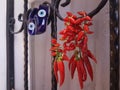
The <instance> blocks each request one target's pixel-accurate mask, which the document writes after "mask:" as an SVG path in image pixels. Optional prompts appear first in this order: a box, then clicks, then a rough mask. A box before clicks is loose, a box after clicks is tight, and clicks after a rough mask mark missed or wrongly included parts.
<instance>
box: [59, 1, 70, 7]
mask: <svg viewBox="0 0 120 90" xmlns="http://www.w3.org/2000/svg"><path fill="white" fill-rule="evenodd" d="M70 2H71V0H66V2H64V3H62V4H61V6H62V7H65V6H67V5H69V4H70Z"/></svg>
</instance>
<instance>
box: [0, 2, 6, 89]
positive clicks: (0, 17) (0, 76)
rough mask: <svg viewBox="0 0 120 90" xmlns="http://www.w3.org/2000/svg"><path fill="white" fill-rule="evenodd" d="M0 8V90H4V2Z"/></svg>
mask: <svg viewBox="0 0 120 90" xmlns="http://www.w3.org/2000/svg"><path fill="white" fill-rule="evenodd" d="M0 8H1V10H0V90H6V0H2V1H1V2H0Z"/></svg>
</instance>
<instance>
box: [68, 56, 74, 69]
mask: <svg viewBox="0 0 120 90" xmlns="http://www.w3.org/2000/svg"><path fill="white" fill-rule="evenodd" d="M74 58H75V55H73V56H72V57H71V58H70V61H69V64H68V67H69V70H70V69H71V68H70V67H71V64H72V62H73V61H74Z"/></svg>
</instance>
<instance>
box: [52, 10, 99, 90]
mask: <svg viewBox="0 0 120 90" xmlns="http://www.w3.org/2000/svg"><path fill="white" fill-rule="evenodd" d="M78 14H79V15H80V16H79V17H77V16H76V15H73V14H72V13H71V12H67V17H65V19H64V23H65V26H66V28H65V29H63V30H61V31H60V33H59V34H60V35H61V38H60V40H61V41H63V46H60V44H59V43H57V41H56V40H55V39H52V48H51V49H50V50H51V51H52V53H51V55H52V56H54V57H55V61H54V74H55V77H56V80H57V82H58V71H59V73H60V86H61V85H62V84H63V82H64V78H65V69H64V64H63V61H68V62H69V65H68V66H69V70H70V72H71V77H72V79H73V77H74V72H75V70H76V69H77V72H78V78H79V83H80V86H81V89H82V88H83V82H84V81H86V79H87V71H88V74H89V76H90V78H91V80H93V70H92V66H91V63H90V61H89V59H90V58H91V59H92V60H94V62H95V63H97V61H96V59H95V57H94V55H93V54H92V53H91V51H90V50H89V49H88V45H87V42H88V35H89V34H93V32H92V31H90V30H89V26H91V25H92V22H91V18H90V17H89V16H87V14H86V13H85V12H83V11H82V12H78ZM70 51H72V52H73V55H72V56H71V58H70V59H69V58H68V56H67V52H70ZM86 69H87V70H86Z"/></svg>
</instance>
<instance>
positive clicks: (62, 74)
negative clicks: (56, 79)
mask: <svg viewBox="0 0 120 90" xmlns="http://www.w3.org/2000/svg"><path fill="white" fill-rule="evenodd" d="M57 66H58V71H59V74H60V86H61V85H62V84H63V82H64V79H65V70H64V63H63V62H62V61H57Z"/></svg>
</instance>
